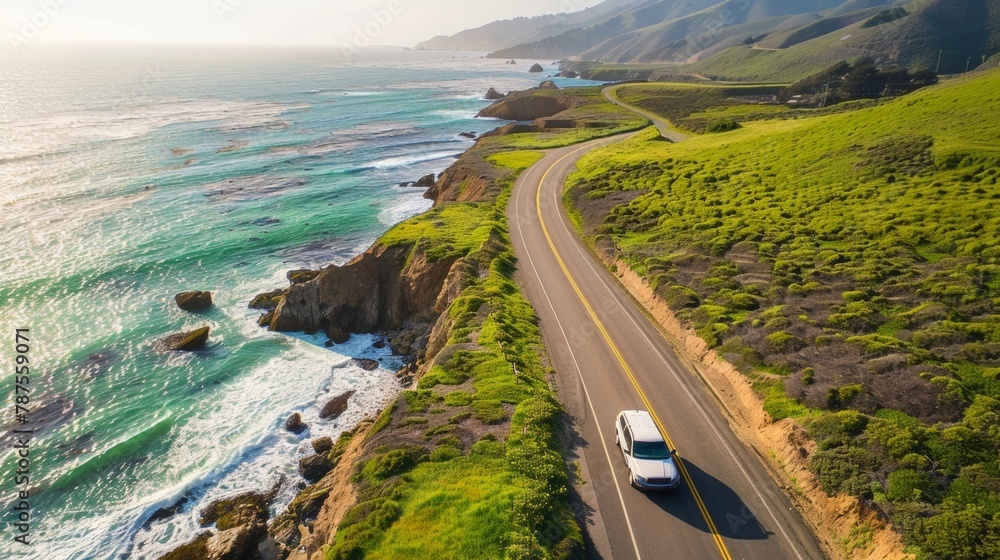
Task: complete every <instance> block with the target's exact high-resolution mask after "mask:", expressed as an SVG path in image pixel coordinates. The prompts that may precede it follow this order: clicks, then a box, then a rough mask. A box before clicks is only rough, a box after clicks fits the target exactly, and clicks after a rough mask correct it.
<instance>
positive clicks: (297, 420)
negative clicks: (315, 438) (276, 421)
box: [285, 412, 309, 434]
mask: <svg viewBox="0 0 1000 560" xmlns="http://www.w3.org/2000/svg"><path fill="white" fill-rule="evenodd" d="M308 427H309V426H307V425H306V424H305V423H304V422H303V421H302V415H301V414H299V413H298V412H296V413H295V414H292V415H291V416H289V417H288V420H285V429H286V430H288V431H289V432H292V433H293V434H300V433H302V431H303V430H305V429H306V428H308Z"/></svg>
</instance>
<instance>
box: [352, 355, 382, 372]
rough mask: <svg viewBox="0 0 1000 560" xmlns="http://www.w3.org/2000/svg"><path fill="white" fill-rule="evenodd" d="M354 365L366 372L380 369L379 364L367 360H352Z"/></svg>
mask: <svg viewBox="0 0 1000 560" xmlns="http://www.w3.org/2000/svg"><path fill="white" fill-rule="evenodd" d="M351 361H352V362H354V365H356V366H358V367H359V368H361V369H363V370H365V371H375V370H377V369H378V366H379V363H378V362H377V361H375V360H369V359H367V358H354V359H353V360H351Z"/></svg>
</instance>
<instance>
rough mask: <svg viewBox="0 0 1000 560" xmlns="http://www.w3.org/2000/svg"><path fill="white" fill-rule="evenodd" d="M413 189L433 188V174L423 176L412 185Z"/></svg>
mask: <svg viewBox="0 0 1000 560" xmlns="http://www.w3.org/2000/svg"><path fill="white" fill-rule="evenodd" d="M413 186H414V187H420V188H424V189H426V188H429V187H433V186H434V174H433V173H431V174H429V175H424V176H423V177H421V178H420V180H418V181H417V182H416V183H413Z"/></svg>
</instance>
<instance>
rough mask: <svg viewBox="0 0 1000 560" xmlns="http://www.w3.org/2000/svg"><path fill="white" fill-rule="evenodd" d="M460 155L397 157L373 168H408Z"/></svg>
mask: <svg viewBox="0 0 1000 560" xmlns="http://www.w3.org/2000/svg"><path fill="white" fill-rule="evenodd" d="M460 153H462V152H460V151H447V152H431V153H428V154H414V155H406V156H397V157H391V158H386V159H383V160H379V161H376V162H374V163H372V164H371V167H374V168H375V169H392V168H395V167H406V166H409V165H413V164H415V163H424V162H428V161H437V160H439V159H446V158H451V157H455V156H457V155H458V154H460Z"/></svg>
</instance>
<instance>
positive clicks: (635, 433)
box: [622, 410, 663, 441]
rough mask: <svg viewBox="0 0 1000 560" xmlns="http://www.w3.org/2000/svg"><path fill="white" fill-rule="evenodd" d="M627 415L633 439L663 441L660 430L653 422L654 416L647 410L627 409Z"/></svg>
mask: <svg viewBox="0 0 1000 560" xmlns="http://www.w3.org/2000/svg"><path fill="white" fill-rule="evenodd" d="M622 414H624V415H625V418H626V420H627V421H628V425H629V427H630V428H632V439H634V440H635V441H663V436H662V435H660V430H659V429H658V428H657V427H656V424H655V423H654V422H653V417H652V416H650V414H649V412H646V411H645V410H626V411H624V412H622Z"/></svg>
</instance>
